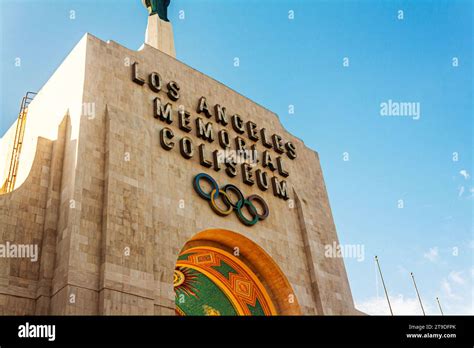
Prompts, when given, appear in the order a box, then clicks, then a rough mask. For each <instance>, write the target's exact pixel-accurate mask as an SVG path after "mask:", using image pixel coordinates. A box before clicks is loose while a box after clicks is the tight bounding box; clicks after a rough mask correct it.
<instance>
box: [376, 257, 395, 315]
mask: <svg viewBox="0 0 474 348" xmlns="http://www.w3.org/2000/svg"><path fill="white" fill-rule="evenodd" d="M375 262H377V267H378V269H379V273H380V279H382V285H383V290H384V291H385V297H386V298H387V302H388V308H390V314H392V316H393V311H392V306H391V305H390V300H389V298H388V293H387V288H386V287H385V282H384V281H383V276H382V270H381V269H380V264H379V259H378V257H377V255H375Z"/></svg>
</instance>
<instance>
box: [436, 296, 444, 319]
mask: <svg viewBox="0 0 474 348" xmlns="http://www.w3.org/2000/svg"><path fill="white" fill-rule="evenodd" d="M436 301H437V302H438V307H439V311H440V312H441V315H444V313H443V310H442V309H441V303H439V298H437V297H436Z"/></svg>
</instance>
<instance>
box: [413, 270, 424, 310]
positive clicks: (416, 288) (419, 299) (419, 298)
mask: <svg viewBox="0 0 474 348" xmlns="http://www.w3.org/2000/svg"><path fill="white" fill-rule="evenodd" d="M410 274H411V278H412V279H413V284H414V285H415V290H416V294H417V296H418V301H420V306H421V310H422V311H423V315H426V314H425V309H424V308H423V303H421V297H420V293H419V292H418V287H417V286H416V282H415V276H414V275H413V272H410Z"/></svg>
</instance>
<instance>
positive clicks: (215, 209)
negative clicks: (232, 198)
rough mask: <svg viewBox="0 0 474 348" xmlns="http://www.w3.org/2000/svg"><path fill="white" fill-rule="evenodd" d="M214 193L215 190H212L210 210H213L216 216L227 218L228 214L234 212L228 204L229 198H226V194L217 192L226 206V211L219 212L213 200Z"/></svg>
mask: <svg viewBox="0 0 474 348" xmlns="http://www.w3.org/2000/svg"><path fill="white" fill-rule="evenodd" d="M214 192H217V191H216V189H213V190H212V192H211V208H212V210H214V211H215V212H216V214H218V215H221V216H227V215H229V214H230V213H232V212H233V211H234V208H233V207H232V205H230V204H229V197H228V196H227V193H225V192H224V191H219V194H220V195H222V196H223V197H225V199H223V201H224V203H225V204H226V206H227V210H221V209H220V208H219V207H218V206H217V204H216V199H215V193H214Z"/></svg>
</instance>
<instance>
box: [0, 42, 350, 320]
mask: <svg viewBox="0 0 474 348" xmlns="http://www.w3.org/2000/svg"><path fill="white" fill-rule="evenodd" d="M135 62H137V63H139V73H140V74H141V76H142V77H144V78H145V80H146V83H145V84H144V85H143V86H140V85H139V84H137V83H135V82H134V81H133V80H132V71H133V67H132V64H133V63H135ZM151 72H158V73H159V74H160V75H161V77H162V80H163V81H165V82H166V83H167V82H168V81H176V82H177V83H178V84H179V86H180V91H179V93H180V97H179V100H177V101H174V100H172V98H171V99H170V97H169V96H168V95H167V94H166V83H165V84H164V85H163V86H162V91H161V92H154V91H152V90H151V89H150V88H149V86H148V84H149V83H148V80H147V77H148V75H149V73H151ZM202 96H205V97H206V99H207V101H208V103H209V105H210V106H212V112H213V113H214V109H213V107H214V105H215V104H220V105H222V106H225V107H226V109H227V114H228V115H229V117H230V115H233V114H236V113H237V114H239V115H241V116H242V118H243V119H244V120H245V121H249V120H251V121H253V122H255V123H256V124H257V125H258V127H259V129H260V128H265V129H267V130H268V131H269V132H270V134H274V133H275V134H279V135H280V136H281V137H282V138H283V139H284V140H285V141H291V142H292V143H293V144H294V145H295V147H296V152H297V158H296V159H294V160H291V159H289V158H288V157H286V155H284V154H283V155H282V157H283V158H284V161H285V162H284V163H285V166H286V170H287V171H288V172H289V177H288V178H283V177H281V176H279V175H278V174H272V172H271V171H268V174H271V175H270V177H271V176H273V175H275V176H276V177H278V179H279V180H283V179H285V180H286V181H287V183H288V192H289V198H290V200H283V199H281V198H279V197H276V196H274V194H273V191H272V189H271V188H270V189H269V190H267V191H262V190H260V189H259V188H258V187H257V185H253V186H250V185H246V184H244V183H243V182H242V176H241V172H240V171H238V173H237V176H236V177H230V176H229V175H227V174H226V171H225V170H220V171H215V170H214V169H213V168H205V167H204V166H202V165H201V164H200V162H199V156H198V145H199V144H206V148H207V149H208V151H212V150H217V149H220V147H219V142H218V141H217V140H215V141H214V142H212V143H211V142H206V141H204V140H203V139H199V138H197V137H196V129H195V128H196V126H195V124H194V121H195V119H196V118H197V117H202V118H204V119H205V121H206V122H212V123H213V127H214V128H215V133H217V131H218V130H220V129H223V128H226V129H228V131H229V133H230V134H231V135H232V137H231V139H232V141H233V139H234V138H235V137H236V135H239V134H236V133H235V132H234V131H233V130H232V128H231V126H230V125H228V126H224V125H222V124H218V123H216V121H215V118H214V117H213V118H209V119H207V118H206V117H205V116H203V115H202V114H198V113H197V111H196V107H197V105H198V101H199V99H200V98H201V97H202ZM156 97H159V98H160V99H161V101H162V103H163V104H166V103H171V104H172V106H173V117H174V120H173V123H172V124H168V123H166V122H164V121H162V120H160V119H157V118H155V117H154V109H153V104H154V103H153V101H154V99H155V98H156ZM180 105H182V106H183V107H184V108H185V109H186V110H187V111H189V112H190V114H191V121H192V122H191V126H192V128H193V129H192V131H191V132H189V133H186V132H184V131H182V130H180V129H179V127H178V117H177V112H176V110H178V108H179V106H180ZM27 122H28V123H27V131H26V140H25V144H24V147H25V151H24V152H22V157H21V162H20V164H21V166H22V167H21V171H22V172H21V173H20V174H21V175H20V177H22V178H23V180H21V179H20V178H19V181H17V189H16V190H15V191H13V192H12V193H9V194H6V195H3V196H0V243H5V242H7V241H8V242H10V243H23V244H38V245H39V254H40V255H39V259H38V261H37V262H31V261H30V260H27V259H14V258H0V313H1V314H19V315H24V314H56V315H67V314H79V315H88V314H90V315H97V314H99V315H116V314H125V315H133V314H143V315H167V314H174V301H175V299H174V291H173V271H174V267H175V263H176V258H177V256H178V254H179V253H180V250H181V249H182V248H183V247H184V246H185V244H186V243H187V241H189V240H190V239H191V238H192V237H193V236H194V235H196V234H197V233H199V232H201V231H205V230H207V229H223V230H229V231H233V232H236V233H238V234H240V235H242V236H244V237H245V238H247V239H249V240H251V241H253V242H254V243H256V244H257V245H259V246H260V247H261V248H263V249H264V250H265V251H266V253H267V254H268V255H269V256H270V257H271V258H272V259H273V261H274V262H275V263H276V264H277V265H278V267H279V268H280V269H281V271H282V272H283V274H284V275H285V276H286V278H287V280H288V282H289V283H290V284H291V287H292V289H293V291H294V295H295V297H296V299H297V303H298V304H299V308H300V311H301V313H302V314H307V315H314V314H317V315H323V314H324V315H338V314H357V313H358V312H357V311H356V310H355V309H354V304H353V300H352V295H351V291H350V287H349V284H348V280H347V275H346V271H345V268H344V263H343V261H342V259H339V258H325V257H324V246H325V245H327V244H332V243H333V242H334V241H335V242H336V243H338V239H337V234H336V230H335V226H334V222H333V218H332V214H331V209H330V206H329V201H328V196H327V192H326V188H325V185H324V180H323V175H322V171H321V167H320V164H319V159H318V154H317V153H316V152H314V151H312V150H311V149H309V148H307V147H306V146H305V145H304V143H303V142H302V141H301V140H299V139H297V138H295V137H294V136H292V135H291V134H289V133H288V132H287V131H286V130H285V129H284V128H283V127H282V125H281V123H280V121H279V119H278V117H277V116H276V115H275V114H274V113H272V112H270V111H268V110H267V109H265V108H263V107H261V106H259V105H258V104H256V103H254V102H252V101H251V100H249V99H247V98H246V97H244V96H242V95H240V94H238V93H236V92H235V91H233V90H231V89H230V88H228V87H226V86H225V85H223V84H221V83H219V82H217V81H215V80H213V79H212V78H210V77H208V76H206V75H204V74H202V73H200V72H198V71H196V70H194V69H192V68H191V67H189V66H187V65H185V64H183V63H181V62H180V61H178V60H176V59H175V58H173V57H171V56H169V55H167V54H165V53H163V52H161V51H159V50H157V49H155V48H153V47H150V46H148V45H144V46H143V47H142V49H141V50H139V51H132V50H129V49H127V48H125V47H123V46H120V45H118V44H117V43H115V42H113V41H109V42H104V41H101V40H99V39H97V38H95V37H93V36H91V35H89V34H87V35H86V36H85V37H84V38H83V39H82V40H81V41H80V43H79V44H78V45H77V47H76V48H75V49H74V50H73V51H72V52H71V54H70V55H69V56H68V58H67V59H66V60H65V61H64V62H63V64H62V65H61V67H60V68H59V69H58V70H57V72H56V73H55V75H54V76H53V77H52V78H51V80H50V81H48V83H47V84H46V85H45V86H44V87H43V88H42V90H41V91H40V92H39V94H38V95H37V97H36V98H35V100H34V101H33V102H32V103H31V105H30V110H29V114H28V121H27ZM45 123H46V124H47V126H45ZM164 127H169V128H170V129H172V130H173V132H174V135H175V138H173V141H174V143H175V146H174V148H173V149H171V150H170V151H166V150H165V149H164V148H163V147H162V146H161V145H160V131H161V130H162V129H163V128H164ZM52 129H54V130H55V133H57V135H56V134H52ZM183 136H188V137H189V138H190V139H192V141H193V143H194V147H195V149H194V150H195V151H194V152H195V153H194V156H193V158H191V159H185V158H183V156H182V155H181V154H180V151H179V144H178V142H179V139H181V138H182V137H183ZM241 137H242V138H243V139H244V140H245V142H246V143H247V144H249V145H251V144H255V145H256V149H257V151H258V152H263V151H264V150H265V148H264V147H263V146H262V144H261V143H260V142H253V141H251V140H250V139H248V138H247V137H246V134H243V135H241ZM3 143H7V142H6V141H4V142H3ZM3 143H0V145H1V146H2V148H1V149H0V150H1V151H2V152H3V153H7V151H8V150H7V147H6V146H7V145H5V144H3ZM232 146H233V145H232ZM273 155H274V152H272V156H273ZM6 160H7V159H6V158H5V162H7V161H6ZM1 169H3V168H0V172H3V171H2V170H1ZM201 172H205V173H208V174H210V175H212V177H213V178H214V179H215V180H216V181H217V182H218V183H219V184H222V185H224V184H234V185H236V186H238V187H239V188H240V189H241V190H242V192H244V193H245V195H246V196H248V195H251V194H258V195H260V196H261V197H262V198H263V199H264V200H265V201H266V203H267V204H268V206H269V209H270V215H269V217H268V218H267V219H265V220H264V221H259V222H258V223H257V224H256V225H255V226H252V227H249V226H245V225H244V224H242V223H241V222H240V221H239V219H238V218H237V216H236V215H235V214H231V215H229V216H226V217H221V216H219V215H217V214H215V213H214V212H213V211H212V210H211V208H210V207H209V204H208V202H206V201H205V200H203V199H202V198H201V197H199V196H198V194H197V193H196V192H195V191H194V189H193V186H192V180H193V178H194V176H195V175H196V174H198V173H201ZM0 179H1V178H0ZM270 186H271V185H270ZM236 244H238V243H236ZM235 247H239V245H235ZM247 252H251V251H247ZM250 258H251V257H248V259H250ZM269 278H271V277H269ZM269 278H268V277H267V279H262V282H263V283H268V282H269V281H271V279H269Z"/></svg>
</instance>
